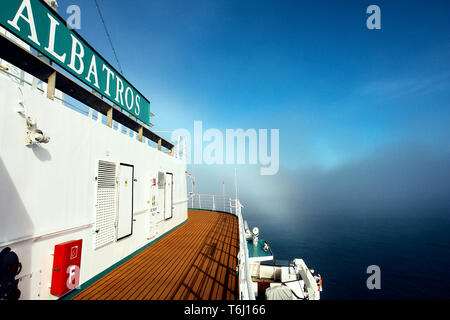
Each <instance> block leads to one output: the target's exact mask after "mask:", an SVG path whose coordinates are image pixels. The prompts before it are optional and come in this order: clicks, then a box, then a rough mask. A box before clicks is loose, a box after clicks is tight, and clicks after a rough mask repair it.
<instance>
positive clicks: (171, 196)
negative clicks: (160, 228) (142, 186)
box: [164, 172, 173, 221]
mask: <svg viewBox="0 0 450 320" xmlns="http://www.w3.org/2000/svg"><path fill="white" fill-rule="evenodd" d="M169 174H170V175H171V176H172V179H171V181H170V199H171V204H170V217H169V218H166V217H165V213H166V200H167V199H166V190H164V220H165V221H167V220H169V219H172V218H173V173H171V172H166V182H167V175H169Z"/></svg>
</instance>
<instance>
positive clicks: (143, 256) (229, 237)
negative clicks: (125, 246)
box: [72, 210, 239, 300]
mask: <svg viewBox="0 0 450 320" xmlns="http://www.w3.org/2000/svg"><path fill="white" fill-rule="evenodd" d="M238 250H239V232H238V220H237V218H236V217H235V216H233V215H230V214H226V213H219V212H209V211H200V210H189V212H188V220H187V222H186V223H185V224H184V225H182V226H181V227H179V228H178V229H176V230H174V231H173V232H171V233H169V234H168V235H167V236H165V237H164V238H162V239H160V240H158V241H157V242H155V243H154V244H152V245H151V246H149V247H147V248H146V249H144V250H143V251H141V252H140V253H138V254H137V255H135V256H134V257H132V258H131V259H130V260H127V261H126V262H124V263H123V264H121V265H120V266H118V267H117V268H115V269H114V270H112V271H110V272H109V273H107V274H106V275H104V276H103V277H101V278H100V279H98V280H96V281H95V282H93V283H92V284H91V285H89V286H88V287H87V288H84V289H81V291H80V292H78V293H76V294H75V295H74V296H73V297H72V299H73V300H198V299H200V300H235V299H237V298H238V283H237V281H238V279H237V276H236V266H237V254H238Z"/></svg>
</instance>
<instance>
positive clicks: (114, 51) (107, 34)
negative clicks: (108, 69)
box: [95, 0, 123, 74]
mask: <svg viewBox="0 0 450 320" xmlns="http://www.w3.org/2000/svg"><path fill="white" fill-rule="evenodd" d="M95 6H96V7H97V11H98V14H99V15H100V19H101V20H102V23H103V27H104V28H105V33H106V37H107V38H108V40H109V44H110V45H111V48H112V51H113V53H114V57H115V58H116V62H117V65H118V67H119V70H120V73H121V74H123V70H122V66H121V65H120V62H119V58H118V57H117V53H116V49H115V48H114V45H113V42H112V40H111V36H110V34H109V31H108V28H107V27H106V23H105V19H103V15H102V11H101V10H100V6H99V5H98V2H97V0H95Z"/></svg>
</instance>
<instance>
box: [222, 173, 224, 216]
mask: <svg viewBox="0 0 450 320" xmlns="http://www.w3.org/2000/svg"><path fill="white" fill-rule="evenodd" d="M222 196H223V207H224V210H225V169H224V167H223V166H222Z"/></svg>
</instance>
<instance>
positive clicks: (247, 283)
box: [189, 194, 255, 300]
mask: <svg viewBox="0 0 450 320" xmlns="http://www.w3.org/2000/svg"><path fill="white" fill-rule="evenodd" d="M189 204H190V208H192V209H202V210H212V211H221V212H227V213H231V214H233V215H235V216H237V218H238V224H239V248H240V250H239V253H238V279H239V298H240V299H241V300H255V293H254V292H253V288H252V277H251V273H250V265H249V255H248V248H247V242H246V240H245V230H244V221H243V218H242V208H243V206H242V204H241V202H240V201H239V200H238V199H231V198H230V197H227V196H224V195H209V194H192V195H191V197H190V199H189Z"/></svg>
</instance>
